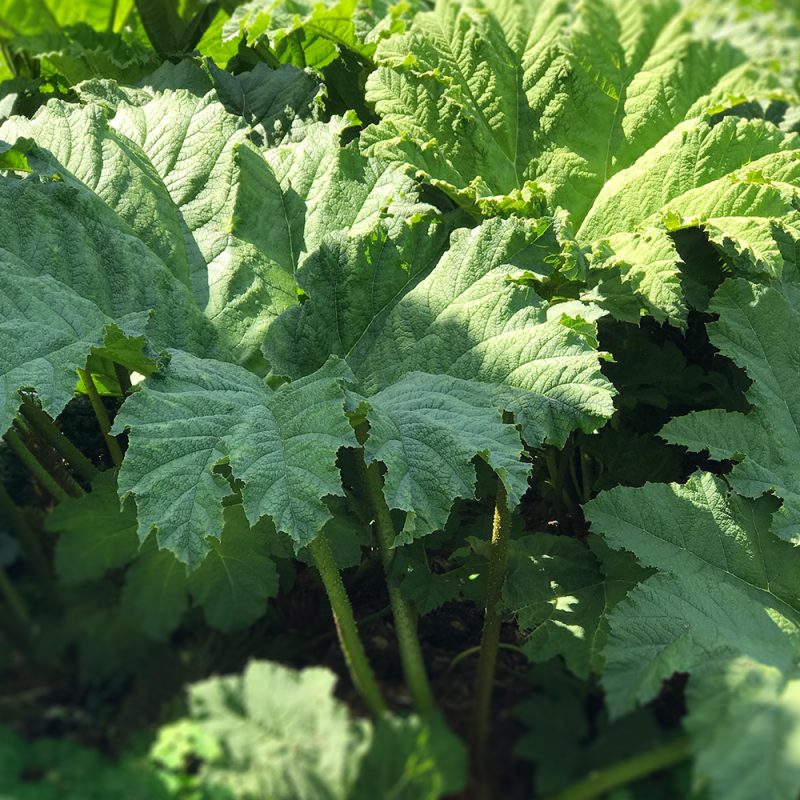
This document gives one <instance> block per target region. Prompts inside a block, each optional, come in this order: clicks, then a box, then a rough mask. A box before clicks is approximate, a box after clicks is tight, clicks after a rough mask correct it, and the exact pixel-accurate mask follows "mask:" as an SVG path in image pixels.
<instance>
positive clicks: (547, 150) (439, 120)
mask: <svg viewBox="0 0 800 800" xmlns="http://www.w3.org/2000/svg"><path fill="white" fill-rule="evenodd" d="M709 28H710V26H708V25H703V24H700V23H697V24H696V23H695V21H694V15H693V12H692V10H691V9H688V10H687V9H686V8H684V7H683V5H682V4H681V3H680V2H678V0H648V1H647V2H641V3H640V2H636V3H634V2H630V0H598V2H591V3H580V4H569V3H567V2H563V1H562V0H541V2H535V3H524V2H520V1H519V0H486V2H478V1H476V2H473V3H468V4H460V3H455V2H446V1H445V2H439V3H438V4H437V6H436V8H435V10H433V11H431V12H428V13H422V14H418V15H417V16H416V18H415V20H414V22H413V24H412V25H411V26H410V28H409V30H408V31H407V32H406V33H404V34H402V35H398V36H394V37H392V38H390V39H388V40H386V41H384V42H381V44H380V45H379V47H378V50H377V53H376V61H377V63H378V65H379V68H378V69H377V70H376V71H375V72H374V73H373V74H372V75H371V76H370V79H369V82H368V85H367V97H368V99H369V100H370V101H371V102H373V103H374V104H375V108H376V111H377V113H378V115H379V116H380V117H381V121H380V123H379V124H377V125H374V126H371V127H369V128H368V129H367V130H366V131H365V132H364V136H363V137H362V139H363V142H364V145H365V147H366V148H367V151H368V152H372V153H375V154H380V155H381V156H382V157H386V158H390V159H396V160H397V161H398V162H399V163H402V164H405V165H407V167H408V168H409V169H410V170H412V171H413V172H415V173H417V174H419V175H421V176H423V177H424V178H425V179H426V180H428V181H429V182H431V183H432V184H433V185H435V186H438V187H440V188H442V189H443V190H444V191H446V192H447V193H448V194H449V195H450V196H451V197H452V198H453V199H454V200H456V202H458V203H459V204H461V205H463V206H464V207H466V208H468V209H471V210H472V211H474V212H479V213H483V214H488V215H492V214H508V213H523V214H528V215H534V216H536V215H538V214H539V213H541V211H540V209H541V207H542V204H543V203H544V202H546V203H547V204H549V205H550V206H551V207H556V206H560V207H562V208H563V209H565V210H566V211H567V212H568V214H569V218H570V219H571V222H572V224H573V225H574V226H575V227H576V228H578V231H577V243H576V244H577V246H578V251H579V252H583V254H584V255H585V256H588V261H589V264H590V266H591V267H592V272H591V273H590V283H591V284H595V285H596V284H600V296H601V304H602V305H603V306H604V307H605V308H606V309H607V310H608V311H609V312H610V313H612V314H614V315H615V316H617V317H619V318H621V319H623V320H628V321H636V320H637V319H638V317H639V315H640V314H642V313H647V314H652V315H653V316H655V317H656V318H657V319H659V320H669V321H671V322H673V323H674V324H678V325H683V324H684V321H685V317H686V313H687V307H686V301H685V298H684V293H683V289H682V286H681V275H680V272H681V268H682V266H683V264H682V262H681V259H680V256H679V255H678V253H677V251H676V249H675V246H674V244H673V242H672V239H671V237H670V236H669V233H670V232H672V231H673V230H675V229H677V228H681V227H694V226H698V225H699V226H701V227H702V228H704V230H705V231H706V232H707V233H708V235H709V237H710V239H711V241H712V243H713V244H714V245H715V246H716V247H718V248H719V250H720V251H721V252H722V254H723V255H724V257H725V258H726V260H729V261H731V262H732V263H733V264H734V265H735V266H736V267H737V268H739V269H741V270H743V271H745V272H747V273H750V272H753V271H761V272H767V273H772V274H776V273H779V272H780V263H781V259H780V253H779V248H778V246H777V244H776V242H775V240H774V238H773V237H771V236H770V225H771V224H778V223H779V220H780V216H781V214H782V213H784V212H785V210H786V209H787V206H789V205H790V202H791V200H790V197H791V190H790V185H794V186H795V187H796V186H797V185H798V176H797V158H796V154H797V150H798V140H797V137H796V136H794V135H789V134H784V133H782V132H781V131H780V130H779V128H778V127H777V126H776V125H775V124H773V123H771V122H765V121H763V120H737V119H736V118H733V117H731V118H728V119H724V118H722V117H723V115H724V113H729V112H730V111H731V109H734V110H735V111H734V112H733V113H739V110H740V108H745V109H747V106H746V103H747V102H748V101H758V100H769V99H771V98H777V97H787V98H788V97H790V96H791V95H790V94H787V92H786V90H785V86H784V84H785V83H786V81H785V79H784V76H782V75H781V74H780V73H779V72H778V71H777V68H776V63H777V62H776V61H775V60H772V59H770V58H767V57H766V56H767V54H763V53H760V54H759V55H760V56H761V57H759V58H756V59H753V58H752V57H751V55H750V53H749V52H748V49H747V48H746V44H745V43H743V41H742V40H740V39H738V38H737V37H733V38H732V39H731V40H726V39H725V38H724V37H722V36H719V35H718V34H717V32H714V34H713V35H712V33H711V31H710V29H709ZM745 41H746V40H745ZM742 113H747V112H746V110H745V111H744V112H742ZM793 154H794V155H793ZM751 162H753V163H752V164H751ZM569 249H570V250H571V251H573V253H574V249H575V243H573V244H572V245H570V246H569ZM751 262H752V263H751ZM604 283H605V284H606V287H605V291H604V290H603V284H604ZM614 283H619V284H620V285H619V287H618V288H617V289H616V290H614V291H612V290H610V288H609V286H608V284H612V285H613V284H614ZM614 294H619V295H621V296H620V297H614ZM624 298H633V300H634V302H633V304H631V302H630V300H628V301H627V302H626V301H625V299H624Z"/></svg>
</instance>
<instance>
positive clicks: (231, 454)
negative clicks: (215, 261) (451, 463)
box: [115, 351, 356, 567]
mask: <svg viewBox="0 0 800 800" xmlns="http://www.w3.org/2000/svg"><path fill="white" fill-rule="evenodd" d="M346 378H347V369H346V367H345V366H344V363H343V362H342V361H340V360H336V359H333V360H332V361H331V362H330V363H329V364H328V365H326V366H325V367H323V368H322V369H320V370H318V371H317V372H315V373H313V374H312V375H310V376H308V377H306V378H301V379H299V380H297V381H293V382H292V383H288V384H284V385H283V386H281V387H280V388H279V389H277V390H274V391H273V390H272V389H270V388H269V387H268V386H267V385H266V384H265V383H264V382H263V381H261V380H260V379H259V378H258V377H257V376H256V375H254V374H253V373H252V372H249V371H247V370H245V369H243V368H242V367H240V366H238V365H235V364H226V363H223V362H221V361H212V360H208V359H198V358H196V357H194V356H191V355H189V354H187V353H183V352H179V351H173V352H172V353H171V360H170V363H169V365H168V367H167V368H165V369H164V370H163V371H162V373H160V374H158V375H156V376H153V378H151V379H150V380H149V381H148V384H147V386H146V388H145V389H144V390H143V391H141V392H138V393H136V394H134V395H133V396H132V397H131V398H129V399H128V400H127V401H126V402H125V405H124V406H123V409H122V411H121V413H120V414H119V415H118V417H117V421H116V423H115V424H116V426H117V429H118V430H122V429H124V428H126V429H128V430H129V431H130V446H129V449H128V452H127V454H126V456H125V462H124V463H123V466H122V469H121V472H120V477H119V489H120V492H121V493H122V495H123V497H124V496H126V495H128V494H132V495H134V496H135V497H136V503H137V507H138V511H139V514H138V516H139V534H140V536H141V537H142V539H144V538H146V537H147V535H148V534H149V533H150V531H151V530H152V529H153V528H157V529H158V534H157V535H158V540H159V545H160V546H161V547H164V548H168V549H170V550H172V551H173V552H174V553H175V554H176V555H177V556H178V558H179V559H180V560H181V561H183V562H185V563H186V564H188V565H189V566H190V567H196V566H198V565H199V563H200V562H201V561H202V559H203V558H204V556H205V555H206V553H208V550H209V544H208V542H207V541H206V537H208V536H219V532H220V531H221V530H222V514H223V508H222V501H223V499H224V498H225V497H227V496H228V495H230V494H232V489H231V487H230V485H229V483H228V481H227V479H226V478H225V477H224V476H223V474H222V472H221V471H220V470H219V469H217V468H218V467H220V466H221V465H222V464H223V463H228V464H230V468H231V470H232V472H233V475H234V477H235V478H237V479H239V480H241V481H243V482H244V486H243V488H242V490H241V491H242V500H243V503H244V509H245V512H246V514H247V517H248V519H249V520H250V522H251V523H255V522H257V521H258V520H259V519H260V518H261V517H263V516H267V515H268V516H269V517H271V518H272V520H273V521H274V523H275V527H276V528H277V529H278V530H279V531H281V532H283V533H286V534H288V535H289V536H290V537H291V538H292V540H293V542H294V543H295V546H296V548H297V549H299V548H301V547H303V546H305V545H307V544H308V543H309V542H311V541H312V540H313V539H314V538H315V537H316V535H317V533H318V532H319V531H320V530H321V528H322V527H323V525H324V524H325V523H326V522H327V520H328V519H330V517H331V514H330V512H329V511H328V508H327V507H326V505H325V503H324V502H323V498H324V497H325V496H327V495H341V494H343V492H344V490H343V488H342V485H341V480H340V478H339V471H338V468H337V466H336V454H337V451H338V450H339V448H341V447H348V446H356V440H355V435H354V433H353V430H352V428H351V426H350V423H349V421H348V418H347V416H346V414H345V410H344V391H343V387H342V384H343V381H344V380H345V379H346Z"/></svg>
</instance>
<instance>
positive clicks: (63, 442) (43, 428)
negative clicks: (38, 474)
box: [22, 397, 97, 482]
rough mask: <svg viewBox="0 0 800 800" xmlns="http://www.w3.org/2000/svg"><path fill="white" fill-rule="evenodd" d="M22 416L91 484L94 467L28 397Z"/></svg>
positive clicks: (95, 471)
mask: <svg viewBox="0 0 800 800" xmlns="http://www.w3.org/2000/svg"><path fill="white" fill-rule="evenodd" d="M22 415H23V416H24V417H25V419H26V420H27V421H28V423H29V424H30V425H31V426H32V427H33V428H35V429H36V432H37V433H38V434H39V435H40V436H41V437H42V438H43V439H44V440H45V441H46V442H47V443H48V444H50V446H51V447H52V448H53V449H54V450H55V451H56V452H57V453H58V454H59V455H60V456H61V457H62V458H63V459H64V460H65V461H66V462H67V463H68V464H69V465H70V467H72V469H74V470H75V472H77V473H78V475H80V477H81V478H83V480H85V481H87V482H91V480H92V479H93V478H94V476H95V475H96V474H97V468H96V467H95V465H94V464H92V462H91V461H89V459H88V458H86V456H85V455H84V454H83V453H82V452H81V451H80V450H78V448H77V447H75V445H74V444H72V442H71V441H70V440H69V439H67V437H66V436H64V434H63V433H61V431H60V430H59V429H58V428H57V427H56V424H55V422H53V420H52V419H51V418H50V415H49V414H46V413H45V412H44V411H42V409H41V408H40V407H39V406H38V405H37V404H36V403H35V402H34V401H33V400H32V399H31V398H30V397H25V398H24V399H23V401H22Z"/></svg>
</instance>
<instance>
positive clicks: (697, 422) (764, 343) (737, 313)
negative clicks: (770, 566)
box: [661, 280, 800, 544]
mask: <svg viewBox="0 0 800 800" xmlns="http://www.w3.org/2000/svg"><path fill="white" fill-rule="evenodd" d="M711 310H712V312H714V313H716V314H719V321H718V322H713V323H710V324H709V325H708V332H709V337H710V339H711V341H712V343H713V344H714V345H715V347H717V348H718V349H719V351H720V352H721V353H722V354H723V355H726V356H727V357H728V358H730V359H732V360H733V361H734V362H735V363H736V364H738V365H739V366H740V367H742V368H743V369H744V370H746V372H747V375H748V377H749V378H750V379H751V380H752V381H753V383H752V385H751V386H750V388H749V389H748V391H747V399H748V401H749V402H750V404H751V405H752V410H751V411H749V412H748V413H746V414H742V413H738V412H726V411H721V410H712V411H699V412H695V413H693V414H688V415H687V416H685V417H678V418H676V419H673V420H671V421H670V422H669V423H668V424H667V425H666V426H665V427H664V428H663V429H662V431H661V436H663V437H664V438H665V439H666V440H667V441H669V442H673V443H675V444H682V445H685V446H686V447H688V448H689V450H692V451H694V452H701V451H708V453H709V455H710V456H711V458H713V459H715V460H718V461H722V460H727V459H731V460H733V461H734V462H736V463H735V464H734V467H733V470H732V472H731V473H730V475H728V476H727V480H728V482H729V483H730V485H731V486H732V487H733V488H734V489H735V490H736V491H737V492H739V493H740V494H743V495H745V496H746V497H758V496H759V495H761V494H763V493H765V492H773V493H775V494H776V495H777V496H778V497H780V498H781V499H782V500H783V504H782V506H781V508H780V509H779V510H778V512H777V513H776V514H775V518H774V523H773V530H774V532H775V533H776V534H777V535H778V536H780V537H781V538H782V539H786V540H788V541H790V542H792V543H794V544H798V543H800V488H798V483H800V432H799V430H798V424H800V395H799V394H798V391H797V387H798V374H799V372H798V365H800V315H799V314H798V312H797V311H795V310H794V309H793V308H792V307H791V305H790V304H789V302H788V300H787V299H786V297H785V296H784V295H783V294H782V293H781V292H780V291H778V290H777V289H774V288H768V287H758V286H754V285H753V284H751V283H748V282H746V281H743V280H737V281H730V280H729V281H726V282H725V283H724V284H723V285H722V286H721V287H720V289H719V290H718V291H717V293H716V295H715V296H714V299H713V301H712V303H711Z"/></svg>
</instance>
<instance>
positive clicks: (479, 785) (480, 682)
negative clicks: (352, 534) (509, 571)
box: [470, 481, 511, 796]
mask: <svg viewBox="0 0 800 800" xmlns="http://www.w3.org/2000/svg"><path fill="white" fill-rule="evenodd" d="M510 532H511V509H510V508H509V507H508V496H507V494H506V490H505V486H503V483H502V481H498V483H497V497H496V499H495V507H494V521H493V524H492V541H491V545H490V551H489V577H488V581H487V585H486V610H485V614H484V618H483V633H482V635H481V644H480V656H479V658H478V670H477V675H476V680H475V693H474V706H473V714H472V732H471V733H472V736H471V741H470V751H471V764H472V769H473V779H474V785H475V787H476V789H477V791H478V796H483V793H485V787H486V783H487V778H488V775H487V756H488V742H489V729H490V723H491V712H492V688H493V684H494V673H495V666H496V664H497V651H498V648H499V644H500V622H501V616H500V599H501V595H502V591H503V583H504V582H505V577H506V567H507V565H508V540H509V537H510Z"/></svg>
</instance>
